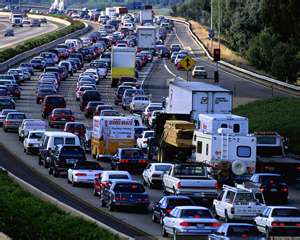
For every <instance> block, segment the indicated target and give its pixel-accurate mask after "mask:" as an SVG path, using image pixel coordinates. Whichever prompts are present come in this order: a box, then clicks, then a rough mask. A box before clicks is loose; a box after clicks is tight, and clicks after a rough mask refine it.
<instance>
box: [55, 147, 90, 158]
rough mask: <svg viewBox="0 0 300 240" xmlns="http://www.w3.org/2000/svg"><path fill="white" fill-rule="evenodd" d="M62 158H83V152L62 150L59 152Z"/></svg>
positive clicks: (76, 149)
mask: <svg viewBox="0 0 300 240" xmlns="http://www.w3.org/2000/svg"><path fill="white" fill-rule="evenodd" d="M60 155H61V156H62V157H71V156H72V157H73V156H76V157H84V156H85V155H84V151H83V150H82V149H81V148H67V149H65V148H64V149H62V150H61V152H60Z"/></svg>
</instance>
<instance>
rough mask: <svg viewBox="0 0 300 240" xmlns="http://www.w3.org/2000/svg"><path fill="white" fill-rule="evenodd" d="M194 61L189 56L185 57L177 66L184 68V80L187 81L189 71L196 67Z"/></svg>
mask: <svg viewBox="0 0 300 240" xmlns="http://www.w3.org/2000/svg"><path fill="white" fill-rule="evenodd" d="M196 63H197V62H196V61H195V60H194V59H192V58H191V57H190V56H186V57H185V58H184V59H182V60H181V61H180V62H179V64H180V66H181V67H183V68H184V70H185V71H186V80H187V81H189V71H191V70H192V68H193V67H194V66H195V65H196Z"/></svg>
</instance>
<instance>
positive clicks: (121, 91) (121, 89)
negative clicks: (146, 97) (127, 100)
mask: <svg viewBox="0 0 300 240" xmlns="http://www.w3.org/2000/svg"><path fill="white" fill-rule="evenodd" d="M126 89H134V87H132V86H125V85H124V84H122V85H120V86H118V88H117V91H116V93H115V105H119V103H121V102H122V96H123V94H124V92H125V90H126Z"/></svg>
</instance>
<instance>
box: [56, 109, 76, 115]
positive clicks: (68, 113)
mask: <svg viewBox="0 0 300 240" xmlns="http://www.w3.org/2000/svg"><path fill="white" fill-rule="evenodd" d="M61 114H64V115H72V111H71V110H70V109H56V110H54V115H61Z"/></svg>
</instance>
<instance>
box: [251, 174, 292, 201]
mask: <svg viewBox="0 0 300 240" xmlns="http://www.w3.org/2000/svg"><path fill="white" fill-rule="evenodd" d="M250 180H251V183H253V184H255V186H257V187H259V188H260V191H261V192H262V194H263V195H264V199H265V201H266V202H278V201H280V202H283V203H286V202H287V201H288V194H289V188H288V185H287V184H286V183H285V182H284V181H283V179H282V177H281V175H280V174H275V173H256V174H254V175H253V176H252V177H251V179H250Z"/></svg>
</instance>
